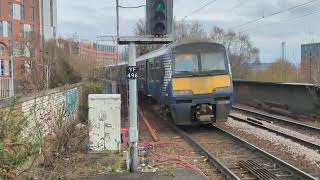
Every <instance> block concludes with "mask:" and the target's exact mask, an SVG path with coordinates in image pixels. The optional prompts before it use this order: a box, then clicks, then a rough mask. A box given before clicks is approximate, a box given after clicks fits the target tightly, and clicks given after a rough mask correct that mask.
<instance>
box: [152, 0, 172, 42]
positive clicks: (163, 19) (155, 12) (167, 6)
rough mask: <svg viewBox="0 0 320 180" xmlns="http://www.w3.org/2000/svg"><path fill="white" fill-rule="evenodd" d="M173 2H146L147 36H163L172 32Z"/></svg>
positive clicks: (158, 0)
mask: <svg viewBox="0 0 320 180" xmlns="http://www.w3.org/2000/svg"><path fill="white" fill-rule="evenodd" d="M172 1H173V0H147V18H146V19H147V22H146V27H147V34H151V35H154V36H164V35H166V34H170V33H171V32H172V19H173V17H172V16H173V7H172V3H173V2H172Z"/></svg>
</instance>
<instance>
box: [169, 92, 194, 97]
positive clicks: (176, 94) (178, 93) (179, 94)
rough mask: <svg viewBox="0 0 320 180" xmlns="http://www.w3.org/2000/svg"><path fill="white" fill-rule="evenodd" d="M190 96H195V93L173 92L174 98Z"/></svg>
mask: <svg viewBox="0 0 320 180" xmlns="http://www.w3.org/2000/svg"><path fill="white" fill-rule="evenodd" d="M188 95H193V92H192V91H191V90H178V91H173V96H175V97H177V96H188Z"/></svg>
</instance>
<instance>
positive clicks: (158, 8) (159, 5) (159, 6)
mask: <svg viewBox="0 0 320 180" xmlns="http://www.w3.org/2000/svg"><path fill="white" fill-rule="evenodd" d="M165 8H166V7H165V4H164V3H163V2H162V1H158V2H156V3H155V4H154V9H155V11H156V12H162V11H164V10H165Z"/></svg>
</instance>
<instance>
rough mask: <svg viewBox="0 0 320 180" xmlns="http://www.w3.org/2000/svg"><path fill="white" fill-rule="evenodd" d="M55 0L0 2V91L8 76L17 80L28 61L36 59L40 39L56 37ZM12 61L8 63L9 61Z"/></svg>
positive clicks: (25, 70)
mask: <svg viewBox="0 0 320 180" xmlns="http://www.w3.org/2000/svg"><path fill="white" fill-rule="evenodd" d="M56 31H57V0H0V81H1V82H0V92H2V94H6V93H8V91H9V90H7V88H4V85H2V84H8V82H11V81H10V78H11V76H12V67H13V72H14V75H13V76H14V80H15V81H17V80H20V79H21V78H22V77H23V75H24V73H26V72H28V69H30V66H31V62H30V60H31V59H32V58H33V57H39V56H40V49H41V40H49V39H52V38H55V37H56ZM11 59H12V61H11Z"/></svg>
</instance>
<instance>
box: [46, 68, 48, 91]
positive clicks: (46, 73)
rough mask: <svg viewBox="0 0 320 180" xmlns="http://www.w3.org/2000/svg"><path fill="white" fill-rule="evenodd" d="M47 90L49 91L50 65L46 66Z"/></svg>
mask: <svg viewBox="0 0 320 180" xmlns="http://www.w3.org/2000/svg"><path fill="white" fill-rule="evenodd" d="M46 79H47V90H49V65H46Z"/></svg>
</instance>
